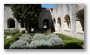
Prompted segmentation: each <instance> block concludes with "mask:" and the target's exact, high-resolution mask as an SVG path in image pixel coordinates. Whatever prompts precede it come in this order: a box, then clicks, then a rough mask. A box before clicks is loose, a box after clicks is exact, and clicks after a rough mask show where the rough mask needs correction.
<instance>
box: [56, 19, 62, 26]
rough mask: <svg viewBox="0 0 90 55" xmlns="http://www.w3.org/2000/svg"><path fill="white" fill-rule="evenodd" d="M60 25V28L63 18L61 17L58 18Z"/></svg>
mask: <svg viewBox="0 0 90 55" xmlns="http://www.w3.org/2000/svg"><path fill="white" fill-rule="evenodd" d="M57 20H58V23H59V24H60V26H61V18H60V17H58V19H57Z"/></svg>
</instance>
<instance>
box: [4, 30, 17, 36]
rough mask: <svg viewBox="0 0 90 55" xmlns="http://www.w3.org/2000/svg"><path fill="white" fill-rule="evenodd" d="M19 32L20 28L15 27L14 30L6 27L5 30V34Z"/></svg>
mask: <svg viewBox="0 0 90 55" xmlns="http://www.w3.org/2000/svg"><path fill="white" fill-rule="evenodd" d="M17 33H19V30H18V29H13V30H10V29H5V30H4V35H15V34H17Z"/></svg>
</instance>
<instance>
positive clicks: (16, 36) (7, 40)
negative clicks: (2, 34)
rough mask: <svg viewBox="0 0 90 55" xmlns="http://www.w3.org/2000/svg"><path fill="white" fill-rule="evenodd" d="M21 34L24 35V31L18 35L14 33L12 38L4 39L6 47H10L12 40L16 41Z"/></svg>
mask: <svg viewBox="0 0 90 55" xmlns="http://www.w3.org/2000/svg"><path fill="white" fill-rule="evenodd" d="M21 35H22V33H18V34H16V35H14V36H13V37H12V38H10V39H6V40H4V48H5V49H8V48H9V46H10V44H11V43H12V42H14V41H16V40H17V39H18V37H19V36H21Z"/></svg>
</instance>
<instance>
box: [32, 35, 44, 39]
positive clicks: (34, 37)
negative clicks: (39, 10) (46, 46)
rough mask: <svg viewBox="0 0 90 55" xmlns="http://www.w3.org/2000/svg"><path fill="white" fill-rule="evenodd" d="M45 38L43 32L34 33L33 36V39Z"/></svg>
mask: <svg viewBox="0 0 90 55" xmlns="http://www.w3.org/2000/svg"><path fill="white" fill-rule="evenodd" d="M42 39H45V35H44V34H35V35H34V36H33V40H42Z"/></svg>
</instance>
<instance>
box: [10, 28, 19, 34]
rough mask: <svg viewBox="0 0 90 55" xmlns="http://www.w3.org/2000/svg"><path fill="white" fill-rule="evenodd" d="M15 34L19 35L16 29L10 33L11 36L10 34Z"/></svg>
mask: <svg viewBox="0 0 90 55" xmlns="http://www.w3.org/2000/svg"><path fill="white" fill-rule="evenodd" d="M17 33H19V30H18V29H13V30H12V31H11V34H12V35H15V34H17Z"/></svg>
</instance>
